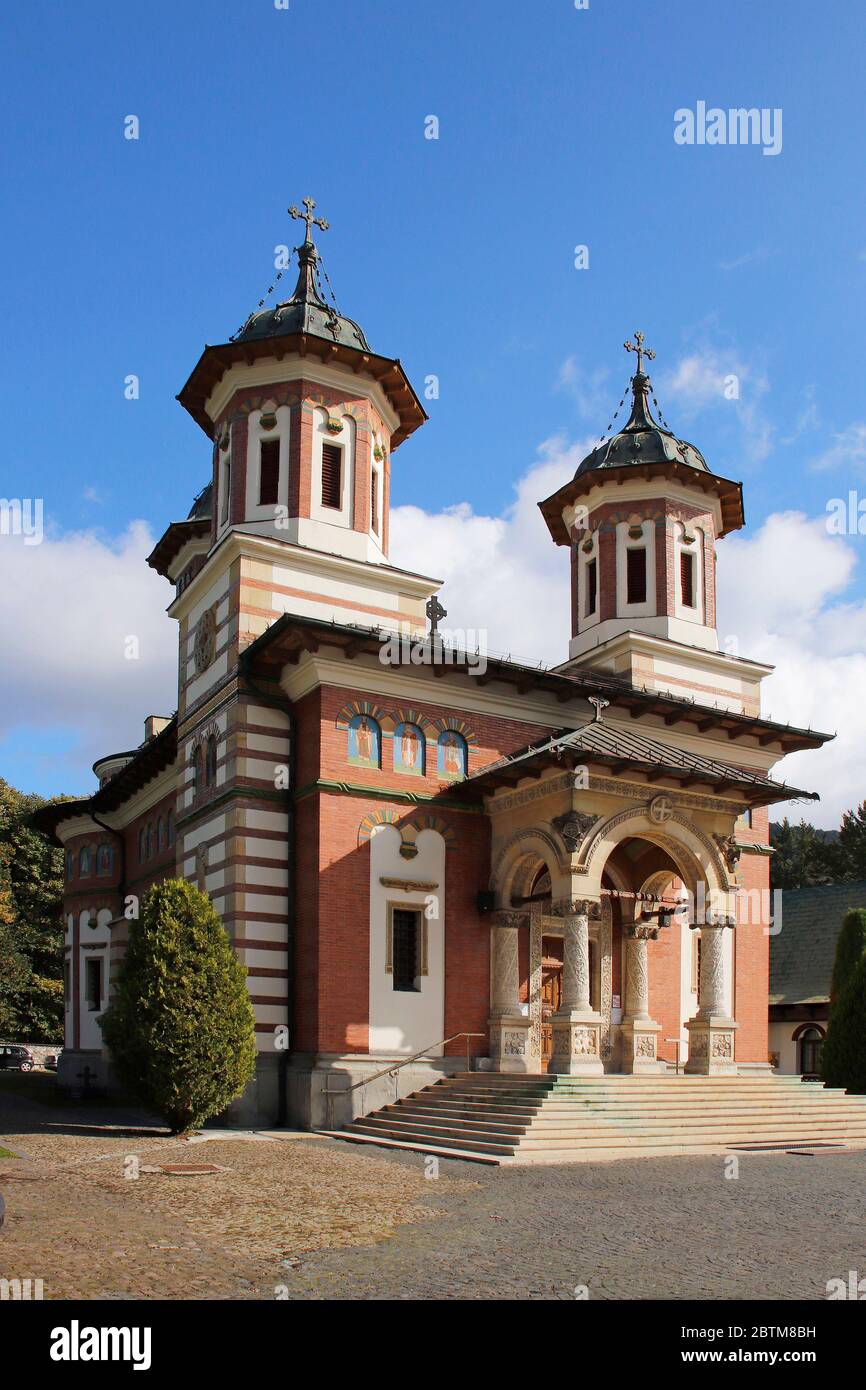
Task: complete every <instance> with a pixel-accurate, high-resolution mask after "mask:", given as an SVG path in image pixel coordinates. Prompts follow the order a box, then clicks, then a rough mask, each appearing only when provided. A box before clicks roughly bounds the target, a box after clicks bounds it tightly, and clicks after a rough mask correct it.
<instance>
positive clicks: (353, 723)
mask: <svg viewBox="0 0 866 1390" xmlns="http://www.w3.org/2000/svg"><path fill="white" fill-rule="evenodd" d="M348 737H349V744H348V757H349V762H350V763H351V764H352V766H353V767H380V766H381V756H382V732H381V730H380V728H379V725H378V724H377V722H376V720H375V719H374V718H373V717H372V715H369V714H356V715H353V717H352V719H351V720H350V721H349V736H348Z"/></svg>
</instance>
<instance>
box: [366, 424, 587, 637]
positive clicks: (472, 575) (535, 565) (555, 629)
mask: <svg viewBox="0 0 866 1390" xmlns="http://www.w3.org/2000/svg"><path fill="white" fill-rule="evenodd" d="M595 442H596V440H594V439H593V440H585V441H584V442H583V443H580V444H574V445H571V446H568V445H566V443H565V441H564V440H562V439H560V438H553V439H549V440H547V441H545V443H544V444H542V445H541V447H540V449H539V455H540V458H539V460H538V461H537V462H536V463H535V464H533V466H532V467H531V468H530V470H529V472H528V473H526V474H524V476H523V477H522V478H521V479H520V481H519V482H518V483H517V486H516V488H515V497H514V501H513V502H512V504H511V506H510V507H509V508H508V509H507V510H506V512H505V514H504V515H503V516H499V517H492V516H479V515H478V514H477V513H476V512H473V510H472V508H471V507H470V506H469V505H468V504H466V503H462V504H460V505H458V506H454V507H447V508H445V509H444V510H443V511H441V512H435V513H429V512H425V511H423V510H422V509H421V508H420V507H396V508H395V509H394V510H393V512H392V513H391V562H392V564H395V565H400V566H403V567H405V568H406V569H413V570H418V571H420V572H422V573H424V574H430V575H437V576H439V577H440V578H444V579H445V587H444V589H443V591H442V595H441V597H442V601H443V603H444V604H445V607H446V608H447V610H448V617H447V618H446V619H444V620H443V622H442V627H443V629H449V628H450V629H457V630H460V631H466V630H467V629H470V628H471V629H473V630H475V631H476V632H477V631H478V630H479V629H480V630H482V631H483V632H484V633H485V634H486V636H485V646H486V648H487V650H489V651H491V652H495V653H501V654H510V655H511V656H513V657H514V658H515V659H523V660H530V661H539V660H542V659H544V660H546V661H548V662H551V663H553V662H555V661H562V660H564V659H565V656H566V655H567V647H568V635H569V603H570V599H569V557H568V551H567V549H565V548H563V547H558V546H555V545H554V543H553V541H552V540H551V538H550V533H549V532H548V530H547V526H546V525H545V523H544V520H543V518H542V516H541V513H540V511H539V510H538V503H539V502H540V501H542V500H543V499H544V498H545V497H548V496H549V495H550V493H552V492H555V491H556V489H557V488H559V487H561V486H562V485H563V483H566V482H568V480H569V478H572V477H573V476H574V473H575V470H576V469H577V466H578V464H579V463H580V461H581V459H582V458H584V457H585V455H586V454H587V453H588V452H589V451H590V449H591V448H592V447H593V445H594V444H595Z"/></svg>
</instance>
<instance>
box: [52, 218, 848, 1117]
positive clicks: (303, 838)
mask: <svg viewBox="0 0 866 1390" xmlns="http://www.w3.org/2000/svg"><path fill="white" fill-rule="evenodd" d="M304 206H305V211H304V212H303V213H301V212H299V211H298V210H297V209H292V212H293V214H295V215H297V216H298V217H299V218H301V219H302V220H303V221H304V222H305V227H306V235H305V238H304V240H303V242H302V244H301V245H300V246H299V247H298V248H297V262H298V278H297V284H296V286H295V289H294V292H293V294H292V295H291V298H290V299H287V300H285V301H284V302H282V303H278V304H276V305H275V306H274V307H267V306H266V305H265V306H263V307H261V308H260V309H259V310H258V311H257V312H255V313H253V314H252V315H251V317H250V318H249V319H248V321H247V323H246V324H245V326H244V328H243V329H242V330H241V331H240V332H239V334H238V335H236V337H234V338H233V339H230V340H229V341H227V342H222V343H220V344H218V345H217V346H206V347H205V348H204V351H203V352H202V354H201V356H200V358H199V360H198V362H197V363H196V364H195V366H194V368H193V370H192V373H191V375H190V377H189V379H188V381H187V382H186V384H185V386H184V387H183V389H182V390H181V392H180V395H179V397H178V399H179V401H180V404H181V405H182V406H183V408H184V409H185V410H187V411H188V412H189V414H190V415H191V416H192V418H193V419H194V420H195V421H196V423H197V424H198V425H199V426H200V427H201V430H202V432H203V434H204V435H205V436H206V437H207V440H208V441H209V443H208V448H209V451H210V452H209V457H210V465H209V469H210V471H209V476H207V477H205V476H203V477H202V482H203V483H204V484H205V486H204V487H203V488H202V490H201V492H200V493H199V494H198V496H197V497H196V499H195V501H194V502H193V504H192V507H191V509H190V512H189V515H188V516H187V517H185V518H183V519H177V520H172V521H170V522H169V524H168V526H167V528H166V530H165V532H164V533H163V535H162V536H161V537H160V539H159V541H158V542H157V544H156V546H155V547H154V550H153V552H152V554H151V555H150V557H149V560H148V563H149V564H150V565H151V566H152V567H153V568H154V569H155V570H156V571H157V572H158V573H159V574H160V575H162V576H164V577H165V580H166V582H167V585H170V586H171V588H172V597H171V601H170V603H169V606H168V613H169V615H170V617H171V618H173V619H174V620H175V622H176V623H177V632H178V682H177V692H176V705H177V708H176V712H175V713H173V714H171V715H170V716H168V715H166V716H164V717H157V716H150V717H148V718H147V719H146V720H145V728H144V733H145V737H144V741H143V742H142V743H140V744H139V745H138V746H137V747H134V748H130V749H127V750H125V751H121V752H109V751H107V752H106V754H105V755H104V757H102V758H101V759H100V760H99V761H98V762H97V763H96V764H95V766H94V772H95V775H96V779H97V781H98V787H96V789H95V790H93V791H92V792H91V793H90V794H89V795H87V796H85V797H83V798H82V799H81V800H78V801H72V802H64V803H59V804H56V805H52V806H49V807H46V808H44V809H43V810H42V811H41V812H40V813H39V814H38V817H37V821H38V823H39V825H40V826H41V828H42V829H43V830H44V831H45V832H46V833H47V834H50V835H52V836H53V837H54V838H55V839H56V840H57V841H58V842H59V843H60V844H62V845H63V847H64V849H65V853H66V882H65V893H64V903H63V911H64V918H65V923H66V938H65V953H66V1046H65V1051H64V1053H63V1056H62V1060H61V1070H60V1081H61V1083H62V1084H65V1085H68V1086H76V1085H80V1080H79V1078H80V1077H81V1076H82V1074H83V1073H84V1071H85V1069H89V1071H88V1076H93V1077H95V1078H98V1079H99V1080H100V1081H102V1082H103V1083H108V1082H110V1079H111V1073H110V1059H109V1058H108V1056H107V1054H106V1053H105V1051H104V1049H103V1046H102V1037H101V1032H100V1028H99V1019H100V1015H101V1013H102V1011H103V1009H104V1008H105V1007H106V1005H107V1003H108V1001H109V998H110V995H111V991H112V987H113V981H114V980H115V978H116V972H117V969H118V965H119V962H120V961H121V960H122V957H123V952H124V949H125V945H126V942H127V940H128V932H129V929H130V921H129V920H128V916H129V904H130V902H134V901H135V900H138V899H140V898H141V896H142V894H144V892H145V891H146V890H147V889H148V888H149V887H150V886H151V885H152V884H154V883H157V882H159V881H160V880H162V879H165V878H169V877H179V878H184V879H187V880H189V881H191V882H193V883H196V884H198V886H199V887H200V888H201V889H202V890H203V891H205V892H206V893H207V894H208V895H209V896H210V898H211V901H212V902H213V905H214V907H215V909H216V910H217V912H218V913H219V915H220V917H221V919H222V921H223V924H224V926H225V930H226V932H227V933H228V935H229V938H230V940H231V942H232V945H233V947H234V950H235V951H236V953H237V956H238V958H239V960H240V961H241V962H242V963H243V964H244V965H245V967H246V970H247V980H248V987H249V993H250V998H251V1000H252V1003H253V1007H254V1011H255V1018H256V1032H257V1037H258V1048H259V1062H258V1069H257V1075H256V1078H255V1080H254V1081H253V1082H252V1083H251V1084H250V1087H249V1089H248V1091H247V1093H246V1094H245V1095H244V1097H243V1098H242V1099H241V1100H240V1101H239V1102H237V1103H236V1105H235V1106H234V1107H233V1109H234V1112H235V1118H236V1120H237V1122H238V1123H248V1124H253V1123H255V1124H260V1123H270V1124H274V1123H289V1124H292V1125H296V1126H326V1127H331V1126H332V1125H333V1124H335V1123H339V1122H342V1121H344V1120H345V1119H347V1118H351V1116H352V1115H355V1116H357V1115H360V1114H363V1113H365V1110H369V1109H372V1108H373V1107H374V1106H375V1105H379V1104H381V1103H382V1100H383V1097H386V1096H387V1097H388V1098H392V1097H393V1096H394V1095H395V1094H399V1095H405V1094H408V1093H409V1092H411V1091H415V1090H417V1089H418V1087H419V1086H420V1085H424V1084H426V1083H427V1082H428V1081H429V1080H430V1079H431V1078H435V1077H436V1076H441V1075H443V1074H447V1073H449V1072H456V1071H458V1070H459V1071H463V1072H465V1071H466V1070H467V1055H468V1057H469V1066H470V1068H471V1069H472V1070H473V1071H485V1072H488V1073H496V1074H504V1073H507V1074H517V1075H527V1076H533V1075H541V1074H545V1073H549V1074H551V1075H564V1076H573V1077H581V1076H586V1077H593V1076H600V1075H602V1074H616V1073H625V1074H639V1073H648V1074H651V1075H661V1074H663V1073H665V1072H668V1071H673V1070H674V1069H675V1068H679V1069H680V1070H681V1069H683V1068H684V1069H685V1070H686V1072H687V1073H689V1074H690V1075H695V1076H700V1075H726V1076H732V1075H735V1074H737V1075H740V1076H742V1075H744V1074H753V1075H755V1076H757V1075H759V1074H768V1073H769V1056H768V1036H767V1028H768V1021H767V1009H768V962H769V946H770V932H771V930H772V923H771V905H770V895H769V891H768V889H769V849H768V814H767V808H768V806H770V805H772V804H773V803H776V802H782V801H787V800H789V799H790V798H791V797H798V796H799V797H802V796H808V795H809V793H807V792H802V791H797V789H795V788H792V787H789V786H786V785H784V784H783V783H781V782H780V781H779V780H777V779H774V778H773V777H772V776H771V771H772V769H773V766H774V764H775V763H776V762H778V760H779V759H780V758H782V757H783V756H784V755H785V754H786V753H789V752H792V751H795V750H799V749H805V748H818V747H820V745H821V744H822V743H823V742H824V741H825V739H826V737H827V736H826V735H822V734H818V733H815V732H813V731H812V730H809V729H800V728H796V727H793V726H791V725H787V724H785V725H783V724H779V723H774V722H772V721H770V720H768V719H765V718H763V717H762V716H761V682H762V680H763V679H764V677H765V676H767V675H768V674H769V672H770V670H771V668H770V667H769V666H767V665H765V664H764V663H762V662H760V661H758V660H754V659H752V658H750V657H746V656H739V655H734V654H732V653H731V652H729V651H725V650H721V649H720V644H719V640H718V637H717V631H716V554H717V549H718V546H719V545H720V544H722V543H723V542H724V538H725V537H726V536H727V535H728V534H729V533H730V532H732V531H736V530H738V529H739V528H740V527H742V526H743V524H744V515H743V496H742V487H741V484H740V483H739V482H736V481H733V480H731V479H729V478H727V477H723V476H721V475H720V474H718V473H716V472H715V471H714V470H713V468H712V466H711V463H708V462H707V460H706V459H705V458H704V456H703V454H702V453H701V452H700V451H699V450H698V449H697V448H696V447H695V445H693V444H690V443H688V442H686V441H684V440H682V439H679V438H677V437H676V435H674V434H673V433H672V432H671V431H670V430H669V429H668V428H667V427H666V426H665V425H663V423H662V421H661V417H660V412H659V410H658V405H657V402H656V401H655V399H654V397H653V388H652V386H651V382H650V378H649V375H648V365H649V362H650V360H651V359H652V357H653V355H654V354H653V353H652V352H651V351H650V350H649V349H648V348H646V347H645V346H644V342H643V337H642V335H641V334H636V335H635V339H634V342H629V343H627V344H626V347H627V348H628V349H629V351H630V352H633V353H634V368H635V370H634V374H633V376H631V380H630V385H629V388H628V391H627V398H626V407H625V410H626V411H628V418H627V420H626V422H625V423H624V424H623V425H622V428H621V429H619V430H618V431H617V432H614V433H610V434H609V435H608V436H607V437H605V438H603V440H602V442H601V443H600V444H599V445H598V446H597V447H596V448H595V449H593V451H592V452H591V453H590V454H588V456H587V457H586V458H585V459H584V460H583V462H582V463H581V464H580V466H579V467H578V469H577V471H576V473H575V474H574V476H573V477H571V478H565V477H564V478H563V479H562V485H561V486H560V487H559V488H558V489H557V491H556V492H554V493H553V495H552V496H550V497H547V498H544V499H542V500H541V501H540V503H539V505H540V510H541V516H542V517H543V521H544V523H545V524H546V526H547V529H548V531H549V533H550V541H551V544H552V545H556V546H560V547H562V550H563V577H562V589H561V591H560V592H551V593H550V595H549V603H550V604H551V605H552V606H554V607H558V608H560V609H561V612H562V650H561V661H560V662H559V664H557V665H555V666H552V667H549V668H545V667H543V666H530V665H525V664H522V663H521V662H517V661H513V660H510V659H504V658H501V657H499V656H494V655H492V654H490V653H485V652H483V651H481V652H479V651H477V650H472V651H465V650H461V649H460V647H459V645H457V646H455V645H454V644H453V643H452V642H451V641H450V640H449V638H448V636H447V634H446V633H442V632H441V631H440V625H441V623H442V620H443V618H444V617H445V616H446V615H445V613H444V609H443V608H442V605H441V603H440V601H439V599H438V597H437V595H438V591H439V590H440V587H441V584H442V579H441V578H437V577H430V576H427V575H422V574H416V573H414V572H412V571H410V570H406V569H402V568H398V567H396V566H395V565H393V564H392V563H391V562H390V559H389V526H390V507H391V486H392V478H393V477H394V476H397V475H398V471H399V469H400V467H401V462H402V458H403V457H404V456H405V455H406V454H408V453H410V451H411V448H412V443H411V436H412V435H413V434H414V433H415V431H416V430H418V429H420V428H421V427H422V426H423V425H424V423H425V420H426V415H425V411H424V409H423V407H422V405H421V403H420V401H419V399H418V396H417V394H416V392H415V390H414V389H413V386H412V384H411V382H410V381H409V380H408V378H407V376H406V374H405V372H404V369H403V367H402V366H401V364H400V360H399V358H396V357H391V356H385V355H382V354H381V353H378V352H376V351H374V350H373V348H372V347H371V346H370V343H369V342H368V340H367V336H366V333H365V331H364V330H363V329H362V328H361V327H360V326H359V325H358V324H357V323H355V322H354V321H353V320H351V319H349V318H346V317H344V316H343V315H342V314H340V313H339V312H338V311H337V308H336V306H335V305H334V304H333V303H330V302H329V300H328V298H327V296H326V293H325V291H324V288H323V277H322V274H321V266H320V261H319V254H318V251H317V248H316V246H315V245H314V242H313V228H314V227H316V226H318V227H321V228H322V229H323V230H324V229H325V228H326V226H327V224H326V223H323V222H322V220H321V219H317V218H315V217H314V216H313V207H314V204H313V203H312V201H311V200H309V199H307V200H305V205H304ZM629 360H630V361H631V359H629ZM624 413H625V412H624ZM206 469H207V464H206V462H205V456H204V451H203V460H202V472H203V474H204V473H205V471H206ZM444 500H445V499H443V501H444ZM566 556H567V558H568V561H569V565H570V593H569V590H568V588H567V585H568V582H569V581H568V579H567V577H566V576H567V568H568V567H567V566H566V564H565V559H566ZM445 578H446V579H447V576H445ZM455 616H456V615H455ZM397 639H399V640H397ZM173 702H174V697H173V696H172V703H173ZM416 1054H423V1055H421V1056H416ZM410 1058H411V1059H414V1060H412V1061H410V1062H408V1064H407V1065H405V1066H402V1067H401V1068H400V1069H399V1071H398V1072H396V1073H395V1074H394V1075H392V1076H389V1077H386V1080H385V1081H383V1080H382V1074H383V1072H384V1073H386V1072H387V1071H388V1068H389V1065H391V1064H393V1063H394V1062H396V1061H400V1062H406V1061H407V1059H410ZM367 1082H368V1083H369V1085H365V1084H358V1083H367ZM386 1083H387V1084H386ZM383 1087H385V1089H384V1090H383ZM395 1087H396V1091H395ZM350 1088H354V1089H350ZM340 1092H342V1093H344V1094H343V1096H342V1098H341V1099H340V1103H339V1106H338V1107H337V1110H336V1112H335V1110H334V1100H333V1098H334V1096H335V1095H337V1094H338V1093H340Z"/></svg>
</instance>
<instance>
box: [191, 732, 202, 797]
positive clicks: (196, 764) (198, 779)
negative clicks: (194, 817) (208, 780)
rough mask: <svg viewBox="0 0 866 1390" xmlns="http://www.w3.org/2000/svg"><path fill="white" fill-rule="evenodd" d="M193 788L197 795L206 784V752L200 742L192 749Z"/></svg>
mask: <svg viewBox="0 0 866 1390" xmlns="http://www.w3.org/2000/svg"><path fill="white" fill-rule="evenodd" d="M190 761H191V762H192V789H193V792H194V793H195V794H196V795H197V794H198V793H199V792H200V791H201V789H202V787H203V786H204V752H203V750H202V746H201V744H200V743H197V744H196V745H195V747H194V748H193V750H192V757H191V759H190Z"/></svg>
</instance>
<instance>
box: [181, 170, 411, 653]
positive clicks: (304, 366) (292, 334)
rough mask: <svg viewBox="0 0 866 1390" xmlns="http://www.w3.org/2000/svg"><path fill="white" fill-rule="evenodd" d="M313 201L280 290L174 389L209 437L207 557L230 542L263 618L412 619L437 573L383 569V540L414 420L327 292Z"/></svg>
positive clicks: (392, 362)
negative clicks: (265, 612)
mask: <svg viewBox="0 0 866 1390" xmlns="http://www.w3.org/2000/svg"><path fill="white" fill-rule="evenodd" d="M315 206H316V205H315V202H314V201H313V199H312V198H305V199H304V200H303V211H302V210H299V209H298V208H297V207H292V208H290V209H289V213H290V216H291V217H293V218H296V219H299V220H300V221H302V222H303V224H304V228H305V235H304V240H303V242H302V243H301V245H300V246H298V247H296V249H295V254H296V256H297V264H298V276H297V283H296V285H295V288H294V291H293V293H292V295H291V297H290V298H289V299H287V300H284V301H283V302H281V303H278V304H276V305H274V306H272V307H263V303H264V302H263V301H260V307H259V308H258V309H257V310H256V311H255V312H254V313H252V314H251V315H250V316H249V318H248V319H247V321H246V323H245V324H244V325H243V327H242V328H241V330H240V331H239V332H238V333H237V334H236V335H235V337H234V338H232V339H230V340H229V341H228V342H227V343H222V344H220V345H218V346H215V347H214V346H207V347H205V349H204V351H203V353H202V355H201V357H200V358H199V360H198V362H197V364H196V366H195V368H194V370H193V372H192V374H191V376H190V378H189V380H188V381H187V383H186V385H185V386H184V387H183V390H182V391H181V392H180V394H179V396H178V400H179V401H180V403H181V405H183V406H184V408H185V409H186V410H187V411H189V413H190V415H191V416H192V417H193V419H194V420H195V421H196V422H197V424H199V425H200V426H201V428H202V429H203V430H204V432H205V433H206V434H207V435H208V437H209V438H210V439H211V440H212V442H213V455H212V458H213V464H212V479H211V484H210V491H209V497H208V507H209V519H210V533H209V536H208V537H207V542H208V544H207V550H208V555H207V561H206V568H208V569H209V570H211V571H213V569H214V566H215V565H217V564H219V563H226V562H229V561H230V559H231V558H232V557H234V556H235V554H236V552H237V551H238V550H239V549H240V551H241V552H243V553H244V555H245V556H246V559H247V561H248V563H243V564H242V567H241V568H242V570H243V571H244V573H245V574H246V575H247V576H248V578H249V582H250V584H254V583H255V584H257V585H258V586H259V587H260V589H261V588H264V589H265V590H269V591H270V597H271V600H272V602H271V605H270V609H271V615H273V616H278V615H279V614H280V613H281V612H283V611H285V610H286V609H291V611H293V612H295V613H298V614H300V615H304V616H311V617H321V618H324V619H327V620H328V621H330V620H334V621H338V622H356V623H362V624H363V623H366V624H368V625H370V626H376V625H381V626H383V627H386V628H395V629H398V628H400V629H402V628H406V627H407V626H408V627H409V628H412V629H417V630H423V628H424V605H425V603H426V601H427V599H428V598H429V597H430V595H431V594H432V593H433V592H434V591H435V590H436V588H437V587H438V584H437V582H436V581H434V580H429V579H426V578H423V577H422V576H417V575H411V574H408V573H406V572H403V571H398V570H394V569H393V568H391V567H390V566H389V564H388V544H389V513H390V500H391V466H392V457H393V455H394V453H395V451H396V450H397V449H398V448H399V446H400V444H402V443H403V441H404V440H405V439H407V438H408V437H409V435H410V434H412V432H413V431H414V430H416V429H417V428H418V427H419V425H422V424H423V423H424V421H425V420H426V418H427V417H426V414H425V412H424V409H423V407H422V406H421V404H420V401H419V400H418V397H417V396H416V394H415V392H414V390H413V389H412V386H411V384H410V383H409V381H408V379H407V377H406V375H405V373H404V371H403V368H402V366H401V365H400V362H399V360H398V359H396V358H389V357H383V356H381V355H379V354H377V353H375V352H373V350H372V349H371V347H370V345H369V343H368V341H367V338H366V335H365V333H364V331H363V329H362V328H361V327H360V325H359V324H358V323H356V322H355V321H354V320H353V319H350V318H347V317H346V316H344V315H343V314H341V313H340V312H339V310H338V308H337V306H336V303H335V302H331V301H330V300H329V298H328V297H327V296H326V292H325V290H324V289H323V281H322V273H323V272H322V262H321V257H320V254H319V252H318V250H317V248H316V246H315V244H314V243H313V239H312V234H313V229H314V228H318V229H319V231H321V232H325V231H327V230H328V222H327V221H326V220H325V219H324V218H322V217H317V216H315V215H314V209H315ZM325 280H326V282H327V283H328V285H330V282H329V281H327V277H325ZM332 298H333V297H332V296H331V300H332ZM229 543H231V544H230V545H229ZM227 546H228V547H229V548H228V549H227V548H226V547H227ZM170 577H172V578H174V577H175V576H174V575H172V576H170ZM247 606H249V605H247ZM254 606H256V605H254ZM260 606H261V607H262V608H263V609H264V608H267V606H268V605H266V604H262V605H260ZM239 607H240V611H241V614H242V615H243V612H244V607H245V605H244V604H243V602H242V603H241V604H240V605H239ZM266 625H267V622H261V623H258V624H257V623H256V622H253V623H251V625H250V627H249V631H248V633H247V634H246V637H247V640H248V639H251V638H253V637H256V636H258V635H259V632H260V631H262V630H263V628H264V626H266ZM243 626H244V625H243V617H242V621H241V645H243V643H244V638H245V634H244V631H243Z"/></svg>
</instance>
